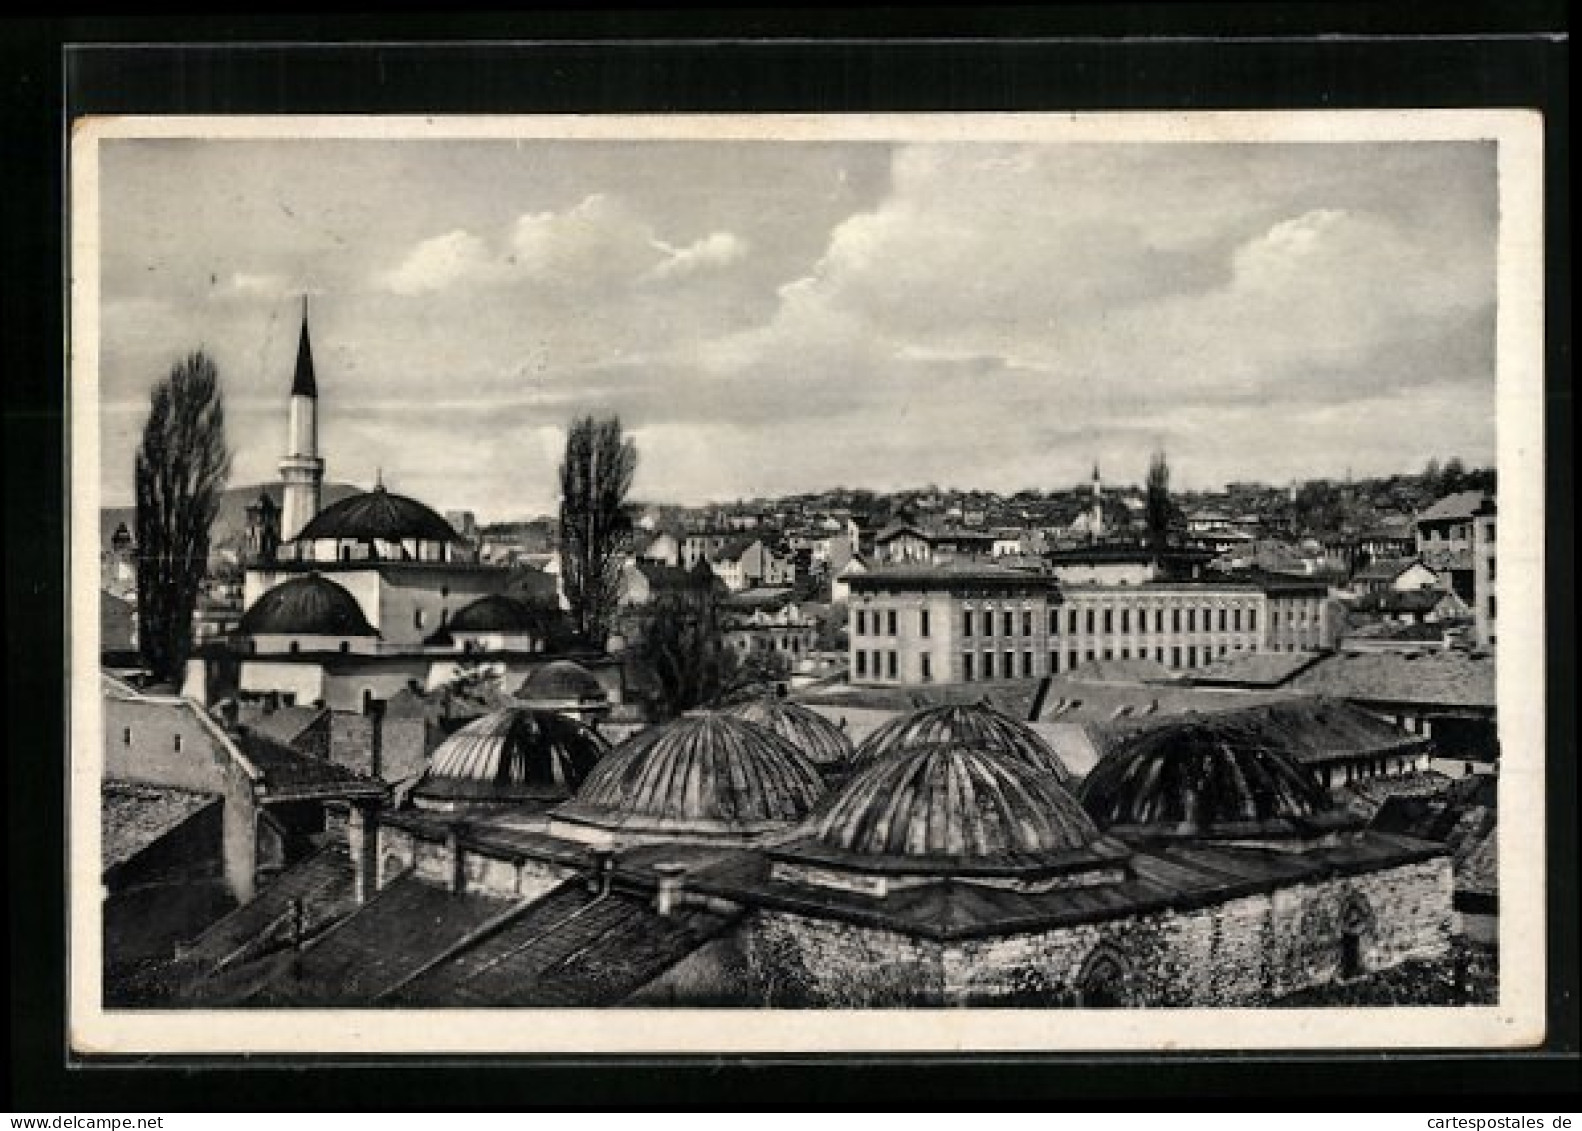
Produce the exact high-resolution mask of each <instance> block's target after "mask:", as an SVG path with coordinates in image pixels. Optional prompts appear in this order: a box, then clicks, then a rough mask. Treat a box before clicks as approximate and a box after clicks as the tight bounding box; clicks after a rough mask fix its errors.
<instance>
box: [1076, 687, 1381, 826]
mask: <svg viewBox="0 0 1582 1131" xmlns="http://www.w3.org/2000/svg"><path fill="white" fill-rule="evenodd" d="M1081 798H1082V804H1083V807H1084V808H1085V809H1086V810H1087V811H1088V814H1089V815H1090V816H1092V817H1093V819H1094V820H1095V821H1096V822H1097V823H1098V824H1099V825H1100V826H1101V827H1103V828H1105V829H1107V830H1109V831H1112V832H1115V833H1117V834H1120V835H1131V836H1139V837H1217V838H1238V837H1240V838H1250V839H1264V838H1275V839H1278V838H1285V837H1300V836H1308V835H1313V834H1315V833H1323V832H1326V831H1331V830H1334V829H1337V828H1341V827H1345V826H1346V825H1347V824H1349V823H1350V822H1349V821H1348V819H1347V817H1346V815H1345V814H1344V813H1343V812H1341V811H1340V810H1338V809H1336V808H1335V807H1334V806H1333V805H1332V804H1331V802H1330V799H1329V795H1328V794H1327V793H1326V792H1325V791H1324V790H1323V789H1322V788H1321V787H1320V786H1319V785H1318V783H1317V781H1315V780H1314V778H1313V777H1312V776H1311V775H1310V774H1309V773H1308V772H1307V771H1306V770H1304V769H1303V768H1302V767H1301V766H1300V765H1299V764H1298V763H1297V762H1296V761H1295V759H1293V758H1292V757H1291V756H1290V755H1289V753H1288V752H1286V751H1284V750H1281V749H1279V748H1278V747H1277V746H1275V745H1274V744H1272V743H1271V742H1270V741H1269V739H1268V737H1267V735H1266V734H1265V733H1263V732H1260V731H1259V729H1258V728H1257V727H1256V726H1255V725H1253V724H1250V723H1248V722H1247V721H1245V720H1238V719H1236V718H1234V717H1229V718H1216V717H1213V716H1207V717H1202V718H1190V719H1183V720H1180V721H1178V722H1172V723H1166V724H1164V725H1162V726H1160V727H1157V728H1155V729H1152V730H1149V731H1146V732H1144V733H1142V734H1139V735H1136V736H1134V737H1132V738H1131V739H1129V740H1127V741H1125V742H1124V743H1123V744H1122V745H1120V746H1118V747H1117V748H1116V749H1115V750H1113V751H1111V752H1110V753H1109V754H1107V755H1106V756H1105V757H1104V758H1102V759H1101V760H1100V761H1099V763H1098V765H1096V766H1095V767H1094V768H1093V770H1092V772H1091V773H1089V774H1088V776H1087V778H1086V780H1085V781H1084V782H1083V783H1082V789H1081Z"/></svg>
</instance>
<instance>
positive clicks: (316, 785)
mask: <svg viewBox="0 0 1582 1131" xmlns="http://www.w3.org/2000/svg"><path fill="white" fill-rule="evenodd" d="M227 736H228V737H229V738H230V740H231V741H232V742H233V743H235V744H236V748H237V749H238V750H240V751H241V752H242V754H243V756H244V757H246V758H247V760H248V761H249V762H251V763H252V764H253V765H254V766H255V767H256V768H257V769H258V771H259V772H260V773H261V774H262V775H263V786H264V789H265V791H266V792H267V793H268V794H271V795H274V796H275V798H276V799H279V798H280V797H282V796H303V797H308V796H311V797H353V796H356V797H364V796H366V797H377V796H382V795H383V793H384V785H383V784H382V783H380V782H378V781H375V780H374V779H373V778H368V777H364V776H363V775H361V774H358V773H354V772H353V771H351V770H348V769H347V768H346V767H344V766H340V765H337V764H336V763H334V762H327V761H325V760H324V759H322V758H315V757H313V756H311V755H308V754H303V753H302V752H301V751H299V750H296V749H295V748H293V747H290V746H287V745H286V744H285V743H283V742H280V741H277V740H276V739H273V738H270V737H269V736H268V735H265V734H261V733H259V732H258V731H255V730H251V729H249V728H247V727H239V728H237V729H236V730H235V731H231V732H227Z"/></svg>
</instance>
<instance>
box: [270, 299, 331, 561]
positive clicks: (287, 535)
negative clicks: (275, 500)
mask: <svg viewBox="0 0 1582 1131" xmlns="http://www.w3.org/2000/svg"><path fill="white" fill-rule="evenodd" d="M280 479H281V482H282V483H284V484H285V490H284V492H283V494H284V499H283V505H282V507H281V514H280V537H281V539H282V540H289V539H292V538H295V537H296V536H297V535H298V534H299V533H301V531H302V528H303V527H304V526H306V525H307V524H308V522H309V520H311V519H312V518H313V516H314V515H316V514H318V513H319V492H320V488H321V487H322V486H323V483H324V461H323V460H322V459H320V458H319V387H318V382H317V381H316V380H315V379H314V376H313V346H312V344H311V343H310V342H309V341H308V299H307V296H306V295H304V296H303V297H302V336H301V338H299V339H298V341H297V369H296V373H295V374H294V375H293V376H292V378H291V424H290V432H289V434H288V436H287V438H286V458H285V459H283V460H281V461H280Z"/></svg>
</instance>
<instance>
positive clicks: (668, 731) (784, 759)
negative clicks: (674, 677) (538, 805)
mask: <svg viewBox="0 0 1582 1131" xmlns="http://www.w3.org/2000/svg"><path fill="white" fill-rule="evenodd" d="M823 792H824V783H823V781H822V780H821V779H820V778H819V775H818V770H817V769H815V768H814V766H813V763H811V762H809V761H808V760H807V759H806V758H805V757H803V756H802V755H801V754H800V753H798V752H797V751H796V750H795V749H794V748H793V747H792V746H791V744H790V743H788V742H787V741H786V740H785V739H783V738H781V737H780V736H779V735H776V734H775V733H773V732H772V731H769V730H766V729H764V728H763V727H760V726H758V725H756V724H755V723H750V722H747V721H745V720H744V719H738V718H734V717H732V716H730V715H723V714H712V713H700V714H696V715H686V716H683V717H682V718H679V719H677V720H675V721H674V722H671V723H666V724H665V725H663V726H657V727H651V728H649V729H648V730H645V731H642V732H640V733H639V734H636V735H634V736H633V737H631V738H629V739H627V740H626V741H625V742H623V743H622V744H621V745H619V746H617V747H616V748H615V749H614V750H613V751H611V752H610V754H609V755H608V756H607V757H606V758H605V759H604V760H603V761H602V762H600V763H599V764H598V765H597V766H596V767H594V770H593V772H592V773H591V774H589V775H588V779H587V781H585V782H583V784H582V788H581V789H580V790H578V792H577V796H576V797H575V798H573V799H572V800H571V801H569V802H567V803H566V804H565V805H562V806H561V807H560V808H559V809H557V810H555V814H554V815H555V816H556V817H557V818H564V819H565V820H567V821H569V822H572V823H575V824H581V825H591V826H594V827H596V828H602V829H606V830H609V831H616V832H629V833H635V834H643V833H649V834H656V835H662V836H676V837H733V836H734V837H751V836H756V835H759V834H762V833H765V832H770V831H773V830H775V829H779V828H783V827H785V826H787V825H791V824H794V823H795V822H797V821H800V820H801V819H802V818H803V817H805V816H807V814H808V812H809V811H811V810H812V808H813V806H814V804H815V803H816V802H817V801H818V799H819V797H820V795H822V794H823Z"/></svg>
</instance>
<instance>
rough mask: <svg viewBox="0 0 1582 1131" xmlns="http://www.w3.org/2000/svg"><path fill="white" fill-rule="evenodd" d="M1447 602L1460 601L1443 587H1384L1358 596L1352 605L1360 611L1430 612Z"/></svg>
mask: <svg viewBox="0 0 1582 1131" xmlns="http://www.w3.org/2000/svg"><path fill="white" fill-rule="evenodd" d="M1447 603H1448V604H1451V605H1458V604H1460V603H1461V602H1460V601H1459V600H1458V599H1457V597H1456V595H1455V594H1454V593H1450V592H1447V591H1446V590H1443V589H1385V590H1382V591H1381V592H1378V593H1369V594H1368V595H1366V596H1365V597H1361V598H1359V599H1358V601H1357V603H1356V605H1355V606H1354V607H1355V608H1356V610H1357V611H1358V612H1360V613H1430V612H1433V611H1434V610H1435V609H1436V608H1438V607H1439V606H1440V605H1442V604H1447Z"/></svg>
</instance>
